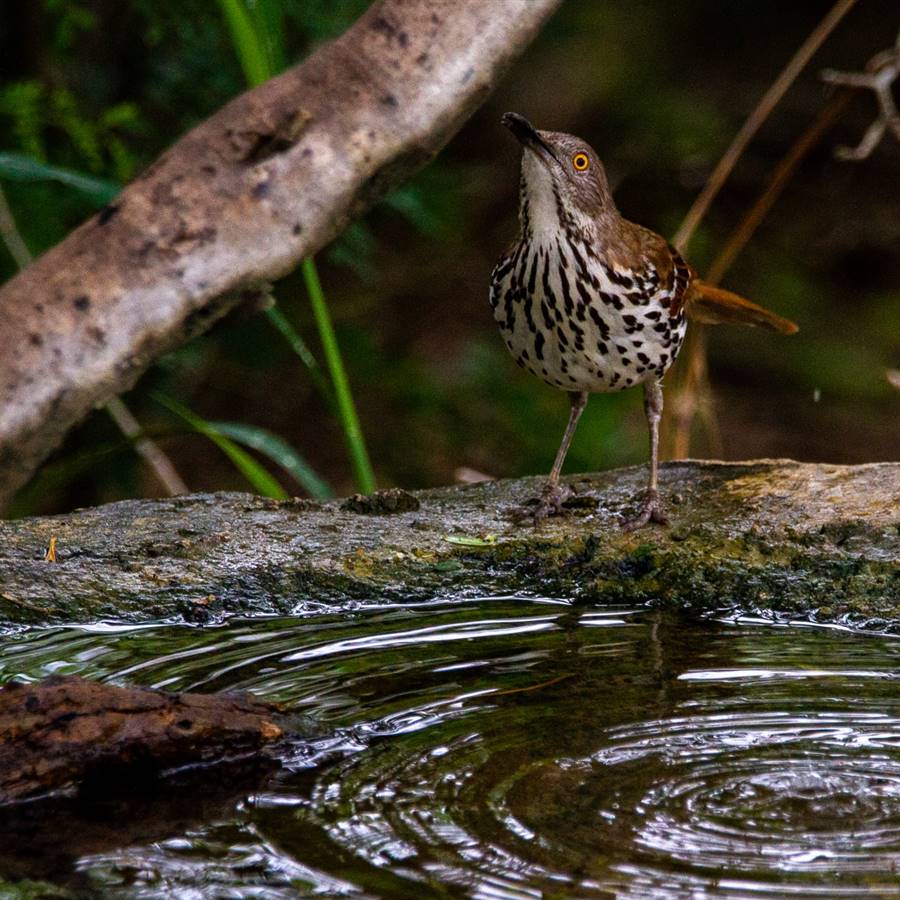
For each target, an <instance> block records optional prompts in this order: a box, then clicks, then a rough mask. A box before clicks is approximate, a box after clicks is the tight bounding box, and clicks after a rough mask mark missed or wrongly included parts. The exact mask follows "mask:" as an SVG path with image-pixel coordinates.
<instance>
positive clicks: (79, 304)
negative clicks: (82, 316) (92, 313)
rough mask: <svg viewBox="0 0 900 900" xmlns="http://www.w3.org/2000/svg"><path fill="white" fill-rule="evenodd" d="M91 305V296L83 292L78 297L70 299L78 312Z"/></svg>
mask: <svg viewBox="0 0 900 900" xmlns="http://www.w3.org/2000/svg"><path fill="white" fill-rule="evenodd" d="M90 305H91V298H90V297H88V296H87V295H85V294H82V295H81V296H80V297H76V298H75V299H74V300H73V301H72V306H74V307H75V309H77V310H78V311H79V312H84V311H85V310H86V309H88V308H89V307H90Z"/></svg>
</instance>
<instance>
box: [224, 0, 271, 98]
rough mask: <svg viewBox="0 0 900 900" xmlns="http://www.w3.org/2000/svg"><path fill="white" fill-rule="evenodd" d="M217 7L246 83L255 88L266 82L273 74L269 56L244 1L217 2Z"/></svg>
mask: <svg viewBox="0 0 900 900" xmlns="http://www.w3.org/2000/svg"><path fill="white" fill-rule="evenodd" d="M219 6H220V7H221V8H222V12H223V14H224V15H225V20H226V21H227V23H228V28H229V30H230V31H231V41H232V43H233V44H234V49H235V51H236V52H237V56H238V60H239V61H240V63H241V68H242V69H243V71H244V77H245V78H246V79H247V83H248V84H249V85H250V86H251V87H255V86H256V85H258V84H262V83H263V82H264V81H268V80H269V79H270V78H271V77H272V75H274V74H275V73H274V72H273V71H272V70H271V68H270V66H269V54H267V53H266V49H265V45H264V43H263V41H262V40H261V38H260V35H259V33H258V32H257V29H256V26H255V24H254V22H253V19H252V17H251V15H250V13H249V12H248V11H247V7H246V6H244V0H219Z"/></svg>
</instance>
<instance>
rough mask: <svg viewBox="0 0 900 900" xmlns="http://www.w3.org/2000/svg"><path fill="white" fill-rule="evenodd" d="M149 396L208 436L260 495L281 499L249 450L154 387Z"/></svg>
mask: <svg viewBox="0 0 900 900" xmlns="http://www.w3.org/2000/svg"><path fill="white" fill-rule="evenodd" d="M151 396H152V397H153V399H154V400H156V402H157V403H160V404H161V405H162V406H164V407H165V408H166V409H167V410H169V412H171V413H174V415H176V416H178V418H180V419H182V420H183V421H184V422H186V423H187V424H188V425H190V426H191V428H193V429H194V431H196V432H197V433H198V434H202V435H203V436H204V437H206V438H209V440H211V441H212V442H213V443H214V444H215V445H216V446H217V447H218V448H219V449H220V450H221V451H222V452H223V453H224V454H225V455H226V456H227V457H228V458H229V459H230V460H231V461H232V463H234V467H235V468H236V469H237V470H238V471H239V472H240V473H241V474H242V475H243V476H244V478H246V479H247V481H249V482H250V484H252V485H253V489H254V490H255V491H256V492H257V493H259V494H262V495H263V496H264V497H272V498H273V499H275V500H284V499H285V498H286V497H287V492H286V491H285V490H284V488H283V487H282V486H281V485H280V484H279V483H278V482H277V481H276V480H275V478H273V477H272V476H271V475H270V474H269V473H268V472H267V471H266V469H265V468H264V467H263V466H261V465H260V464H259V463H258V462H257V461H256V460H255V459H254V458H253V457H252V456H250V454H249V453H247V452H246V451H245V450H242V449H241V448H240V447H238V445H237V444H235V443H234V441H233V440H231V439H230V438H228V437H226V436H225V435H224V434H221V433H220V432H219V431H218V430H217V429H216V428H215V427H214V426H213V425H212V424H211V423H209V422H207V421H206V419H203V418H201V417H200V416H198V415H197V414H196V413H193V412H191V410H189V409H188V408H187V407H186V406H183V405H182V404H181V403H179V402H178V401H177V400H174V399H173V398H172V397H168V396H166V395H165V394H161V393H159V392H158V391H154V392H153V393H152V394H151Z"/></svg>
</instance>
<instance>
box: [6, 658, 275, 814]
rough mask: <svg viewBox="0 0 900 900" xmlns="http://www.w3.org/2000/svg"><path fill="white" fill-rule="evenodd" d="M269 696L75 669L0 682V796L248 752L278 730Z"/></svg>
mask: <svg viewBox="0 0 900 900" xmlns="http://www.w3.org/2000/svg"><path fill="white" fill-rule="evenodd" d="M277 712H278V709H277V707H275V706H274V705H273V704H270V703H265V702H263V701H262V700H257V699H254V698H252V697H250V696H245V695H240V694H178V693H167V692H166V691H158V690H152V689H150V688H138V687H118V686H116V685H112V684H100V683H97V682H93V681H87V680H85V679H83V678H78V677H76V676H68V677H54V678H48V679H47V680H45V681H42V682H38V683H36V684H17V683H12V684H7V685H6V686H4V687H0V805H2V804H5V803H11V802H14V801H18V800H25V799H29V798H32V797H35V796H40V795H46V794H48V793H52V792H57V791H60V790H67V789H70V788H73V787H77V786H80V785H82V784H84V783H85V782H86V781H88V782H90V781H94V782H98V783H102V784H105V785H106V786H108V785H109V784H110V783H111V781H113V780H114V778H115V775H116V774H117V773H121V774H122V777H123V778H125V777H127V780H128V783H129V786H130V787H131V788H132V789H133V788H134V787H135V786H136V783H137V782H139V781H140V780H141V779H140V776H141V775H143V776H144V779H145V780H146V779H147V778H152V777H154V776H155V775H156V774H157V773H159V772H160V771H162V770H164V769H168V768H173V767H180V766H186V765H195V764H198V763H209V762H215V761H217V760H220V759H222V758H223V757H234V756H235V755H247V754H250V753H253V752H254V751H256V750H258V749H259V748H260V747H261V746H263V745H264V744H266V743H269V742H271V741H274V740H276V739H277V738H279V737H281V735H282V731H281V728H280V726H278V725H276V724H275V721H274V718H273V717H274V716H275V714H276V713H277Z"/></svg>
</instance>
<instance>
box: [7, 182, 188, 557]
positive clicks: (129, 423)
mask: <svg viewBox="0 0 900 900" xmlns="http://www.w3.org/2000/svg"><path fill="white" fill-rule="evenodd" d="M0 237H2V238H3V243H4V244H6V248H7V250H9V252H10V255H11V256H12V258H13V259H14V260H15V262H16V265H17V266H18V267H19V268H20V269H24V268H25V267H26V266H28V265H30V264H31V261H32V259H33V258H34V257H32V255H31V251H30V250H29V249H28V245H27V244H26V243H25V240H24V238H23V237H22V235H21V234H20V233H19V229H18V228H17V227H16V220H15V218H14V217H13V214H12V211H11V210H10V208H9V204H8V203H7V201H6V194H5V193H4V191H3V188H2V186H0ZM106 411H107V412H108V413H109V414H110V416H111V417H112V420H113V421H114V422H115V423H116V425H118V426H119V430H120V431H121V432H122V433H123V434H124V435H125V437H127V438H131V439H132V440H134V449H135V451H136V452H137V453H138V454H139V455H140V456H142V457H143V458H144V460H145V461H146V463H147V464H148V465H149V466H150V468H151V469H152V470H153V473H154V474H155V475H156V477H157V478H158V479H159V480H160V482H161V484H162V486H163V487H164V488H165V489H166V492H167V493H168V494H169V495H170V496H172V497H174V496H175V495H176V494H186V493H188V486H187V485H186V484H185V483H184V482H183V481H182V480H181V476H180V475H179V474H178V472H177V471H176V470H175V466H173V465H172V460H170V459H169V457H168V456H166V454H165V453H164V452H163V451H162V450H161V449H160V448H159V445H158V444H156V443H155V442H154V441H152V440H151V439H150V438H148V437H146V436H145V437H139V435H140V434H141V426H140V424H139V423H138V421H137V419H135V417H134V416H133V415H132V414H131V412H130V410H129V409H128V407H127V406H126V405H125V403H124V402H123V401H122V400H121V398H119V397H113V399H112V400H110V401H109V402H108V403H107V404H106ZM54 540H55V538H54ZM48 558H49V557H48ZM51 561H53V562H55V556H54V558H53V560H51Z"/></svg>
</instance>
